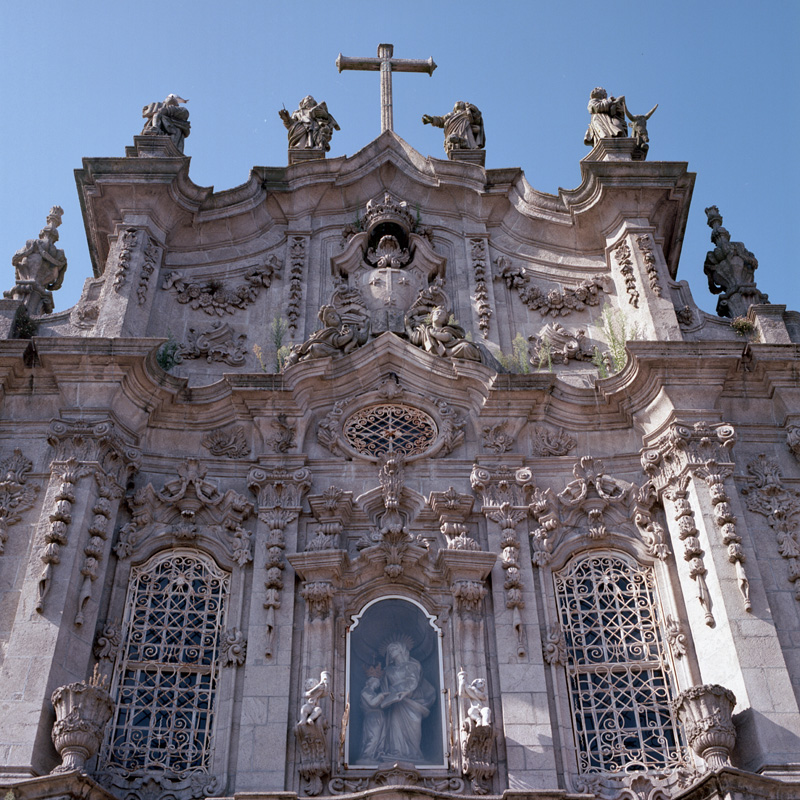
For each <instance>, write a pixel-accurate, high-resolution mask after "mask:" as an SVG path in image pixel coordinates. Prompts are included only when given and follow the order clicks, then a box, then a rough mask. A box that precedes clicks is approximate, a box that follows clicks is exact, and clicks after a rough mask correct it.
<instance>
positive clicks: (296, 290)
mask: <svg viewBox="0 0 800 800" xmlns="http://www.w3.org/2000/svg"><path fill="white" fill-rule="evenodd" d="M307 242H308V237H307V236H292V237H290V238H289V242H288V246H289V304H288V306H287V308H286V318H287V319H288V320H289V332H290V333H291V334H294V332H295V331H296V330H297V320H298V319H299V318H300V301H301V300H302V298H303V276H304V274H305V269H306V245H307Z"/></svg>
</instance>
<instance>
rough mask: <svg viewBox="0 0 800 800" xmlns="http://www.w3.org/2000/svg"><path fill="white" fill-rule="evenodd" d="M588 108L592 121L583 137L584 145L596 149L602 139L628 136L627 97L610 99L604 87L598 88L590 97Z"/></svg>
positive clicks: (593, 90)
mask: <svg viewBox="0 0 800 800" xmlns="http://www.w3.org/2000/svg"><path fill="white" fill-rule="evenodd" d="M588 108H589V114H591V119H590V122H589V127H588V129H587V130H586V134H585V135H584V137H583V143H584V144H587V145H589V146H590V147H594V145H596V144H597V143H598V142H599V141H600V140H601V139H609V138H617V137H620V136H627V135H628V123H627V122H625V95H622V96H621V97H609V96H608V92H606V90H605V89H604V88H603V87H602V86H596V87H595V88H594V89H592V92H591V95H590V97H589V106H588Z"/></svg>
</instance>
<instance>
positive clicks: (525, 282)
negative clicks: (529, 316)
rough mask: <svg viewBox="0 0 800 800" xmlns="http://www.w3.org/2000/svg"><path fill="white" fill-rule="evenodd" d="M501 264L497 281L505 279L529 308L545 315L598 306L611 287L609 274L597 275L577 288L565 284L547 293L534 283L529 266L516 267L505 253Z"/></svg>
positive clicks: (496, 277) (498, 264)
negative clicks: (528, 270)
mask: <svg viewBox="0 0 800 800" xmlns="http://www.w3.org/2000/svg"><path fill="white" fill-rule="evenodd" d="M497 267H498V269H499V273H498V274H497V275H495V280H502V281H504V282H505V284H506V286H507V287H508V288H509V289H511V290H513V291H516V293H517V294H518V295H519V298H520V300H522V302H523V303H525V305H526V306H528V308H530V309H534V310H538V311H539V313H540V314H541V315H542V316H543V317H546V316H548V315H550V316H553V317H559V316H561V317H563V316H566V315H567V314H571V313H572V312H573V311H583V310H584V309H585V308H586V307H587V306H597V305H599V304H600V294H601V292H607V291H608V290H609V289H610V280H609V278H608V276H606V275H595V276H594V277H592V278H589V279H588V280H585V281H583V282H582V283H579V284H578V285H577V286H575V287H569V286H562V287H561V288H560V289H550V290H549V291H546V292H545V291H542V290H541V289H540V288H539V287H538V286H531V285H530V281H531V278H530V275H529V274H528V273H527V271H526V270H525V268H524V267H521V266H514V265H513V264H512V263H511V262H510V261H509V260H508V259H507V258H506V257H505V256H501V257H500V258H498V259H497Z"/></svg>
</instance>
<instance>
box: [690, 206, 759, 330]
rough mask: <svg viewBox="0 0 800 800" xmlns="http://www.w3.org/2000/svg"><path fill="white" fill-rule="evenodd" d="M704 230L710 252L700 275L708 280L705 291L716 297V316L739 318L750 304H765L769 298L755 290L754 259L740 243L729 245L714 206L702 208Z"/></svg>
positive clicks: (720, 215)
mask: <svg viewBox="0 0 800 800" xmlns="http://www.w3.org/2000/svg"><path fill="white" fill-rule="evenodd" d="M706 216H707V217H708V227H709V228H711V241H712V242H713V244H714V249H713V250H709V252H708V253H707V254H706V260H705V263H704V264H703V272H705V274H706V276H707V277H708V289H709V291H710V292H711V293H712V294H718V295H719V299H718V300H717V314H718V315H719V316H720V317H741V316H744V315H745V314H747V309H748V308H750V306H751V305H753V304H754V303H768V302H769V298H768V297H767V295H765V294H764V293H763V292H760V291H759V290H758V288H757V287H756V283H755V278H754V273H755V271H756V269H758V260H757V259H756V257H755V256H754V255H753V254H752V253H751V252H750V251H749V250H748V249H747V248H746V247H745V246H744V245H743V244H742V242H732V241H731V235H730V233H728V231H727V230H726V229H725V228H723V227H722V214H720V213H719V209H718V208H717V207H716V206H710V207H709V208H707V209H706Z"/></svg>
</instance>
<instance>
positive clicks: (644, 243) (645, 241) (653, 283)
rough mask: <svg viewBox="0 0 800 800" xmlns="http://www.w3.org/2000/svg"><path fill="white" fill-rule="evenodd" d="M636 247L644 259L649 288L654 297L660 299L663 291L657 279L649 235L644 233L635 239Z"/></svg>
mask: <svg viewBox="0 0 800 800" xmlns="http://www.w3.org/2000/svg"><path fill="white" fill-rule="evenodd" d="M636 246H637V247H638V248H639V252H640V253H641V254H642V258H643V259H644V266H645V269H646V270H647V278H648V280H649V281H650V288H651V289H652V290H653V293H654V294H655V296H656V297H661V295H662V292H663V289H662V288H661V283H660V281H659V279H658V267H657V266H656V256H655V253H654V252H653V243H652V240H651V239H650V236H649V234H647V233H644V234H641V235H640V236H637V237H636Z"/></svg>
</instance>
